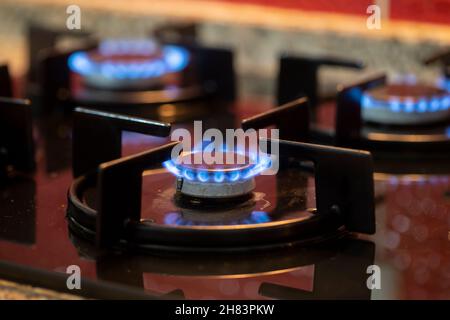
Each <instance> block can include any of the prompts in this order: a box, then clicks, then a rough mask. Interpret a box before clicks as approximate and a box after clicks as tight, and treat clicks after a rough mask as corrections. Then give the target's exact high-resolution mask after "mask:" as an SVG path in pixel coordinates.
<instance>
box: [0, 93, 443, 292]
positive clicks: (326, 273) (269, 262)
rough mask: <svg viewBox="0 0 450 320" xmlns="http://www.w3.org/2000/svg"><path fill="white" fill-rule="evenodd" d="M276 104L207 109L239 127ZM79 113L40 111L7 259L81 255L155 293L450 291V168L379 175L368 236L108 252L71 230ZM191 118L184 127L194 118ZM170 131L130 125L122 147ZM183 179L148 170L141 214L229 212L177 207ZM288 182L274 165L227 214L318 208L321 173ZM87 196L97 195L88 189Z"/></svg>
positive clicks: (147, 142) (7, 236)
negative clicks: (203, 250) (32, 165)
mask: <svg viewBox="0 0 450 320" xmlns="http://www.w3.org/2000/svg"><path fill="white" fill-rule="evenodd" d="M270 107H271V106H269V105H268V104H267V103H264V102H261V101H259V100H252V101H247V102H239V103H237V104H234V105H230V106H229V107H228V108H226V109H224V112H223V115H221V116H220V121H219V117H218V115H217V114H216V113H215V112H210V113H209V114H208V113H207V114H208V115H207V116H206V117H203V118H202V120H203V121H204V123H205V124H207V125H209V126H211V127H212V126H218V125H217V124H218V123H220V124H221V125H222V127H223V126H225V127H230V128H234V127H237V126H239V124H240V121H241V120H242V119H244V118H246V117H249V116H252V115H254V114H257V113H259V112H262V111H265V110H268V109H269V108H270ZM70 121H71V120H70V117H67V116H64V115H62V114H59V115H58V114H54V115H51V116H48V117H45V118H40V119H36V120H35V127H34V136H35V140H36V162H37V169H36V172H35V173H34V174H32V175H16V176H14V177H12V178H11V179H9V180H8V181H6V182H4V183H2V185H1V186H0V226H1V227H0V260H6V261H9V262H14V263H19V264H23V265H28V266H32V267H36V268H39V269H45V270H50V271H56V272H65V270H66V268H67V267H68V266H69V265H78V266H80V268H81V274H82V276H84V277H87V278H90V279H94V280H96V279H99V280H106V281H111V282H115V283H121V284H126V285H130V286H133V287H136V288H138V289H145V290H146V291H147V292H149V293H153V294H158V295H163V294H167V293H170V292H174V290H177V291H176V292H182V294H181V296H183V297H185V298H188V299H270V298H286V299H287V298H300V299H302V298H317V299H320V298H333V297H336V298H358V299H369V298H372V299H377V298H388V299H390V298H392V299H450V293H449V292H450V290H449V288H450V273H449V270H450V250H449V248H450V193H449V192H450V175H407V176H406V175H403V176H399V175H397V176H396V175H383V176H380V175H375V178H376V185H375V191H376V221H377V232H376V234H375V235H374V236H370V237H369V236H367V237H360V238H347V237H346V238H343V239H337V240H334V241H331V242H329V243H326V244H323V245H320V246H316V247H295V246H294V247H291V248H284V249H283V250H268V251H258V252H254V253H251V252H250V253H246V254H241V253H236V254H223V255H211V254H208V255H206V254H198V253H196V254H174V253H163V252H158V253H155V254H145V255H144V254H139V253H130V252H129V253H120V252H113V253H110V254H108V255H100V254H99V252H97V251H96V250H95V249H94V248H93V246H92V245H90V244H89V243H87V242H85V241H84V240H82V239H80V238H78V237H77V236H75V235H73V234H70V233H69V230H68V223H67V219H66V210H67V203H68V202H67V192H68V188H69V186H70V185H71V183H72V182H73V177H72V173H71V163H70V159H71V148H70V145H71V142H70V141H71V123H70ZM189 123H192V122H186V121H185V122H184V123H178V124H175V127H177V126H183V127H189ZM167 141H168V140H167V139H166V138H155V137H148V136H144V135H140V134H134V133H128V132H125V133H124V134H123V137H122V143H123V154H124V155H130V154H134V153H137V152H139V151H142V150H146V149H149V148H152V147H155V146H159V145H161V144H163V143H165V142H167ZM287 174H289V173H287ZM174 180H175V179H174V177H173V175H171V174H170V173H168V172H166V171H164V170H163V169H155V170H149V171H146V172H145V174H144V182H143V190H144V192H143V197H142V218H143V219H148V220H151V221H153V222H156V223H158V224H165V225H170V226H173V227H174V228H178V227H182V225H183V224H187V223H189V224H191V223H197V224H199V225H210V226H214V225H215V224H216V223H217V221H219V222H220V223H221V224H222V223H223V222H224V220H223V216H220V213H219V215H218V216H214V219H212V220H209V219H207V218H206V217H203V216H202V215H201V214H199V213H198V212H196V211H195V210H187V211H185V212H181V211H179V210H177V207H176V206H175V205H174V202H173V201H172V197H173V196H172V195H173V193H174V191H175V184H174ZM286 181H294V182H295V183H296V186H298V185H300V187H293V186H290V185H288V184H282V185H279V184H277V182H276V181H275V179H274V178H273V177H270V176H268V177H265V176H260V177H257V178H256V182H257V183H256V185H257V187H256V189H255V191H254V194H255V199H254V200H255V203H254V206H253V208H252V210H250V212H235V213H234V214H235V216H234V217H233V219H231V220H229V221H228V222H226V223H230V224H232V223H233V221H234V219H237V220H245V219H250V220H251V219H254V220H255V221H267V220H272V219H277V217H276V216H272V211H273V208H274V207H276V206H279V205H280V204H282V205H283V206H284V207H286V208H289V207H290V206H293V205H294V204H298V202H302V201H303V203H302V204H301V208H304V210H297V211H291V212H289V213H288V216H289V217H290V218H298V217H303V216H305V215H309V214H311V213H310V212H309V211H308V208H311V207H314V206H315V199H314V197H313V195H314V179H313V178H312V176H311V175H309V174H308V173H305V174H301V175H298V173H297V176H296V177H295V179H292V177H290V179H287V180H286ZM299 181H303V183H300V184H299ZM84 201H86V202H87V203H89V202H92V201H93V200H92V198H89V193H87V198H85V199H84ZM93 205H95V204H93ZM227 217H228V215H227ZM289 217H288V218H289ZM227 219H228V218H227ZM261 219H262V220H261ZM251 221H253V220H251ZM370 265H378V266H379V267H380V268H381V289H374V290H369V289H368V288H367V286H366V280H367V278H368V277H369V276H370V274H368V273H367V268H368V267H369V266H370Z"/></svg>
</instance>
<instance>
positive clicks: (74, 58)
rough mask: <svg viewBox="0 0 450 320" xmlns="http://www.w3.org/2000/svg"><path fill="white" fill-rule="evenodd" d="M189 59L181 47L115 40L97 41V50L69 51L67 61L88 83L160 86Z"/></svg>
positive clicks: (111, 86) (109, 86)
mask: <svg viewBox="0 0 450 320" xmlns="http://www.w3.org/2000/svg"><path fill="white" fill-rule="evenodd" d="M189 59H190V54H189V52H188V51H187V50H186V49H184V48H183V47H180V46H175V45H165V46H158V45H157V44H156V42H154V41H152V40H149V39H115V40H104V41H102V42H100V44H99V46H98V49H96V50H90V51H78V52H75V53H73V54H71V55H70V56H69V58H68V64H69V68H70V69H71V70H72V71H73V72H75V73H77V74H80V75H81V76H82V77H83V78H84V80H85V81H86V83H87V84H88V85H89V86H92V87H96V88H102V89H132V88H135V89H139V88H141V89H142V88H150V87H152V86H158V85H159V86H161V85H162V84H163V78H164V77H167V76H169V75H170V74H174V73H177V72H180V71H182V70H183V69H185V68H186V66H187V65H188V63H189Z"/></svg>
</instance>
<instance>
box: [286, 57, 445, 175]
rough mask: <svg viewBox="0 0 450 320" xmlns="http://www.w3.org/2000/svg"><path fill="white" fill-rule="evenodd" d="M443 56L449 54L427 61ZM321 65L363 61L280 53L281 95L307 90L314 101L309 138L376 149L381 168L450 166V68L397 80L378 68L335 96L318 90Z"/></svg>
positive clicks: (401, 170)
mask: <svg viewBox="0 0 450 320" xmlns="http://www.w3.org/2000/svg"><path fill="white" fill-rule="evenodd" d="M443 57H446V54H439V55H436V57H432V58H430V59H428V60H427V61H426V62H428V63H431V61H435V60H439V59H441V60H443V59H444V58H443ZM418 63H421V62H420V61H418ZM305 65H309V67H308V68H305ZM322 66H333V67H341V68H352V69H355V70H358V69H360V68H363V64H362V63H361V62H354V61H346V60H342V59H338V58H309V57H296V56H283V57H282V58H281V59H280V68H279V76H278V101H279V102H282V103H284V102H286V101H289V100H292V99H294V98H296V97H298V96H299V95H305V96H307V97H309V99H310V102H311V103H310V109H309V112H310V113H311V115H310V118H311V121H310V126H309V128H308V132H307V134H304V135H303V137H304V139H306V140H304V141H310V142H314V143H322V144H327V145H337V146H343V147H350V148H357V149H362V150H368V151H371V153H372V155H373V157H374V158H375V160H376V161H375V171H376V172H377V173H379V174H386V173H387V174H415V173H424V174H432V173H436V174H440V173H444V174H445V173H448V172H449V169H450V168H449V167H448V163H450V162H449V161H448V159H449V153H448V150H450V148H449V146H450V135H449V132H450V125H449V123H450V122H449V121H450V111H449V110H450V94H449V91H448V89H447V88H446V86H445V84H446V82H447V80H446V79H447V76H446V73H445V71H444V74H443V78H440V79H437V80H436V81H435V83H423V82H420V81H418V80H416V77H415V76H411V75H408V76H404V77H400V78H399V79H396V80H393V79H388V77H387V75H386V74H384V73H377V74H373V75H370V76H365V77H363V78H362V79H361V77H359V80H356V81H353V83H340V84H338V86H337V89H336V93H335V95H334V96H332V97H323V96H319V93H318V92H319V89H318V88H319V86H320V85H321V84H320V83H319V82H318V71H319V69H320V67H322ZM444 69H445V68H444ZM301 70H307V72H301ZM355 78H358V77H357V75H355ZM295 84H298V85H295Z"/></svg>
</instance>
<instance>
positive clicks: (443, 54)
mask: <svg viewBox="0 0 450 320" xmlns="http://www.w3.org/2000/svg"><path fill="white" fill-rule="evenodd" d="M436 62H440V63H441V64H442V65H443V69H444V70H443V71H444V72H443V73H444V76H445V77H446V78H447V79H450V49H448V48H447V49H445V50H442V51H439V52H437V53H435V54H433V55H432V56H430V57H428V58H427V59H425V60H424V61H423V63H424V64H427V65H428V64H432V63H436Z"/></svg>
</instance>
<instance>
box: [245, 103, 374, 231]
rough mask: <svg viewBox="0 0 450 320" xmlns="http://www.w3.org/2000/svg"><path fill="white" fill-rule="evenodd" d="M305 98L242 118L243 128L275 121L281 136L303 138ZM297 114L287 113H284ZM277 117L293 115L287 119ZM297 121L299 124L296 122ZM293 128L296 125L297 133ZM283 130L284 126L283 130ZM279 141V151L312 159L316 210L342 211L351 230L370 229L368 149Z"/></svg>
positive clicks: (371, 166)
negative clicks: (302, 116)
mask: <svg viewBox="0 0 450 320" xmlns="http://www.w3.org/2000/svg"><path fill="white" fill-rule="evenodd" d="M307 109H308V108H307V99H306V98H301V99H298V100H296V101H294V102H292V103H289V104H287V105H285V106H282V107H279V108H275V109H273V110H271V111H270V112H267V113H264V114H261V115H258V116H256V117H253V118H249V119H245V120H243V122H242V127H243V128H244V129H249V128H253V129H255V130H256V129H260V128H263V127H266V126H269V125H277V127H278V129H279V130H280V136H286V135H287V136H290V137H291V138H293V139H292V140H294V141H298V140H300V139H305V136H299V135H298V133H299V132H301V133H305V132H306V133H307V128H308V127H307V123H308V122H307V121H306V122H305V119H302V118H301V117H300V116H301V115H305V114H306V115H307V113H305V110H307ZM287 114H289V115H291V116H292V115H294V114H295V115H296V117H287V116H286V115H287ZM279 119H292V120H290V122H289V120H287V123H286V122H283V121H278V120H279ZM296 121H299V122H300V124H296V123H295V122H296ZM292 128H296V130H297V135H294V134H290V133H291V132H292V133H294V132H293V131H291V130H292ZM284 130H287V131H286V132H285V133H283V132H284ZM294 141H282V142H281V143H280V150H279V152H280V155H285V156H289V157H294V158H298V159H300V160H307V161H312V162H313V163H314V169H315V180H316V203H317V209H318V212H320V213H321V214H324V213H333V212H334V213H337V212H340V213H339V214H343V215H344V217H345V218H344V220H345V224H346V227H347V228H348V229H349V230H351V231H357V232H364V233H373V232H374V231H375V217H374V210H375V209H374V205H373V197H374V191H373V177H372V174H373V163H372V156H371V155H370V153H369V152H366V151H360V150H350V149H344V148H334V147H327V146H321V145H315V144H307V143H298V142H294ZM269 145H270V144H269Z"/></svg>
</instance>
